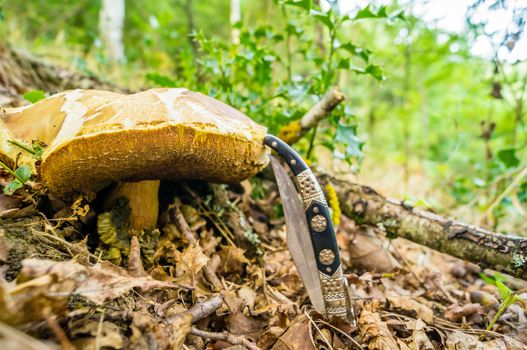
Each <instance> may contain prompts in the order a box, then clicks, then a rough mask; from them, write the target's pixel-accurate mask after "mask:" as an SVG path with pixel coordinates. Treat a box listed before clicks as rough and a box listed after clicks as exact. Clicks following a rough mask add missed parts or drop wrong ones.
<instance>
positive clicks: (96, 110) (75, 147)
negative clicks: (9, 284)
mask: <svg viewBox="0 0 527 350" xmlns="http://www.w3.org/2000/svg"><path fill="white" fill-rule="evenodd" d="M265 134H266V129H265V128H264V127H262V126H260V125H258V124H257V123H255V122H253V121H252V120H251V119H250V118H248V117H247V116H245V115H244V114H242V113H241V112H239V111H237V110H236V109H234V108H232V107H230V106H228V105H226V104H224V103H222V102H220V101H218V100H216V99H214V98H211V97H209V96H206V95H203V94H200V93H197V92H192V91H189V90H187V89H183V88H174V89H152V90H147V91H143V92H139V93H136V94H131V95H122V94H117V93H112V92H106V91H97V90H72V91H67V92H63V93H59V94H56V95H53V96H50V97H48V98H46V99H44V100H41V101H39V102H37V103H35V104H33V105H30V106H27V107H21V108H15V109H8V110H5V111H4V113H3V115H2V113H0V158H1V159H3V160H4V161H7V162H8V163H9V164H11V165H13V164H14V163H15V162H16V158H17V156H18V155H19V153H20V152H19V150H18V149H16V146H14V145H12V144H11V143H9V142H8V141H9V140H10V139H16V140H21V141H23V142H26V143H31V142H32V141H33V140H38V141H41V142H43V143H45V144H47V145H48V146H47V148H46V149H45V151H44V153H43V155H42V164H41V166H40V169H39V173H40V176H41V179H42V181H43V183H44V184H45V185H46V186H47V187H48V189H49V190H50V191H51V192H52V193H54V194H56V195H58V196H61V197H66V196H68V195H71V194H74V193H93V192H97V191H99V190H101V189H103V188H105V187H107V186H108V185H109V184H111V183H112V182H118V183H119V185H118V186H117V187H116V189H115V190H114V193H113V194H112V195H111V196H110V197H111V198H109V200H110V202H111V201H114V200H115V199H116V198H118V197H121V196H125V197H127V198H128V200H129V205H130V208H131V222H132V226H133V227H134V228H136V229H141V228H147V227H153V226H154V225H155V223H156V221H157V215H158V213H157V211H158V206H157V205H158V204H157V192H158V188H159V180H162V179H169V180H178V179H201V180H205V181H209V182H219V183H234V182H239V181H242V180H244V179H247V178H249V177H251V176H253V175H254V174H255V173H257V172H258V171H260V170H261V169H262V168H263V167H264V166H265V165H266V164H267V162H268V154H267V151H266V149H265V147H264V145H263V137H264V136H265ZM22 161H25V162H27V161H29V158H28V157H24V158H23V159H22ZM33 166H34V165H33ZM145 180H146V181H145Z"/></svg>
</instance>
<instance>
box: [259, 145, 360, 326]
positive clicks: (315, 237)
mask: <svg viewBox="0 0 527 350" xmlns="http://www.w3.org/2000/svg"><path fill="white" fill-rule="evenodd" d="M264 143H265V144H266V145H267V146H269V147H271V148H272V149H273V150H274V151H276V153H278V154H279V155H280V157H281V158H282V159H284V161H285V162H286V163H287V165H288V166H289V168H290V169H291V172H292V173H293V175H294V177H295V183H296V185H297V187H298V191H299V192H300V196H301V197H302V202H303V204H304V209H305V211H306V218H307V223H308V227H309V235H310V237H311V242H312V244H313V249H314V252H315V257H316V259H317V267H318V272H319V277H320V282H321V286H322V293H323V295H324V303H325V305H326V313H327V316H328V317H332V316H338V317H346V318H348V319H350V320H353V317H352V312H351V306H350V301H349V297H348V287H347V281H346V279H345V278H344V275H343V273H342V265H341V262H340V254H339V248H338V245H337V239H336V236H335V229H334V228H333V223H332V221H331V216H330V211H329V207H328V204H327V202H326V198H325V197H324V193H323V192H322V189H321V188H320V185H319V183H318V181H317V179H316V178H315V175H314V174H313V172H312V171H311V169H310V168H309V167H308V166H307V164H306V163H305V162H304V160H303V159H302V158H301V157H300V156H299V155H298V153H296V152H295V151H294V150H293V149H292V148H291V147H290V146H289V145H288V144H286V143H285V142H284V141H282V140H280V139H279V138H277V137H276V136H273V135H267V136H265V138H264Z"/></svg>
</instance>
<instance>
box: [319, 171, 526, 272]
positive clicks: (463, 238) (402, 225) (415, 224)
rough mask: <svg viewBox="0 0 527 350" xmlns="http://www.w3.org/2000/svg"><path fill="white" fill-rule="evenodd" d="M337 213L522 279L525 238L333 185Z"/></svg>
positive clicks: (369, 190) (354, 187) (373, 193)
mask: <svg viewBox="0 0 527 350" xmlns="http://www.w3.org/2000/svg"><path fill="white" fill-rule="evenodd" d="M319 178H320V180H321V181H322V182H328V181H331V183H333V184H334V185H335V188H336V189H337V194H338V197H339V200H340V203H341V209H342V212H343V213H344V214H345V215H347V216H348V217H350V218H352V219H353V220H355V222H356V223H357V224H366V225H371V226H376V227H381V228H383V229H384V230H385V231H386V233H387V235H388V236H389V237H402V238H406V239H408V240H410V241H413V242H415V243H418V244H421V245H425V246H427V247H430V248H432V249H435V250H437V251H439V252H442V253H446V254H449V255H452V256H455V257H458V258H461V259H464V260H467V261H470V262H472V263H475V264H477V265H479V266H481V267H483V268H491V269H493V270H496V271H499V272H503V273H506V274H509V275H511V276H515V277H518V278H521V279H524V280H527V238H524V237H517V236H512V235H503V234H499V233H494V232H491V231H488V230H485V229H483V228H480V227H477V226H473V225H468V224H465V223H462V222H459V221H455V220H451V219H447V218H444V217H441V216H439V215H436V214H434V213H431V212H428V211H423V210H418V209H415V208H412V207H410V206H407V205H405V204H404V203H401V202H398V201H395V200H391V199H387V198H384V197H383V196H382V195H380V194H379V193H377V192H376V191H375V190H373V189H372V188H370V187H367V186H362V185H359V184H355V183H351V182H347V181H343V180H336V179H334V178H332V177H331V176H329V175H326V174H319Z"/></svg>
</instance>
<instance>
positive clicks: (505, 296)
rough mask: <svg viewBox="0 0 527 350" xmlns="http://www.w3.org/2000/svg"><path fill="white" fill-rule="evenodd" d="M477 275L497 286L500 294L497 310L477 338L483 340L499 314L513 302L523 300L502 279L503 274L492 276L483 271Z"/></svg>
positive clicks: (503, 277) (503, 278)
mask: <svg viewBox="0 0 527 350" xmlns="http://www.w3.org/2000/svg"><path fill="white" fill-rule="evenodd" d="M479 276H480V277H481V279H482V280H483V281H485V282H487V283H488V284H492V285H494V286H496V287H497V288H498V293H499V295H500V299H501V304H500V306H499V307H498V311H497V312H496V314H495V315H494V317H493V318H492V321H490V323H489V325H488V327H487V329H485V332H483V334H482V335H481V336H480V337H479V340H481V341H482V340H484V339H485V336H486V335H487V333H488V332H490V331H491V330H492V328H493V327H494V325H495V324H496V322H497V321H498V319H499V318H500V317H501V315H502V314H503V313H504V312H505V311H506V310H507V309H508V308H509V307H510V306H511V305H512V304H514V303H516V302H524V300H523V299H522V298H520V297H519V296H518V294H517V292H515V291H513V290H512V289H510V288H509V287H507V286H506V285H505V284H504V283H503V281H504V280H505V279H506V278H505V276H503V275H500V274H498V273H497V274H495V275H494V276H487V275H485V274H483V273H480V274H479Z"/></svg>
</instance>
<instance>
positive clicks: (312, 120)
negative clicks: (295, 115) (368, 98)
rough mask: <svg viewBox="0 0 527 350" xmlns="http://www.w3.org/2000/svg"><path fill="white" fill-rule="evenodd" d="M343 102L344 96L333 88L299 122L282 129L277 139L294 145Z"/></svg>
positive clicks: (296, 121)
mask: <svg viewBox="0 0 527 350" xmlns="http://www.w3.org/2000/svg"><path fill="white" fill-rule="evenodd" d="M344 100H345V97H344V95H343V94H342V93H341V92H340V91H339V90H338V89H337V88H336V87H334V88H333V89H331V90H330V91H329V92H328V93H327V94H326V95H324V97H323V98H322V99H321V100H320V101H319V102H318V103H317V104H315V105H314V106H313V107H312V108H311V109H310V110H309V111H308V112H307V113H306V114H305V115H304V116H303V117H302V118H301V119H300V120H295V121H294V122H291V123H289V124H287V125H285V126H283V127H282V129H281V130H280V132H279V133H278V137H280V138H281V139H282V140H284V141H285V142H287V143H288V144H290V145H292V144H294V143H296V142H297V141H298V140H300V138H301V137H302V136H304V135H305V134H306V133H307V132H308V131H309V130H311V129H312V128H314V127H315V126H317V125H318V123H319V122H320V121H321V120H323V119H324V118H327V117H328V116H329V114H330V113H331V111H332V110H334V109H335V107H337V106H338V104H339V103H341V102H342V101H344Z"/></svg>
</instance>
